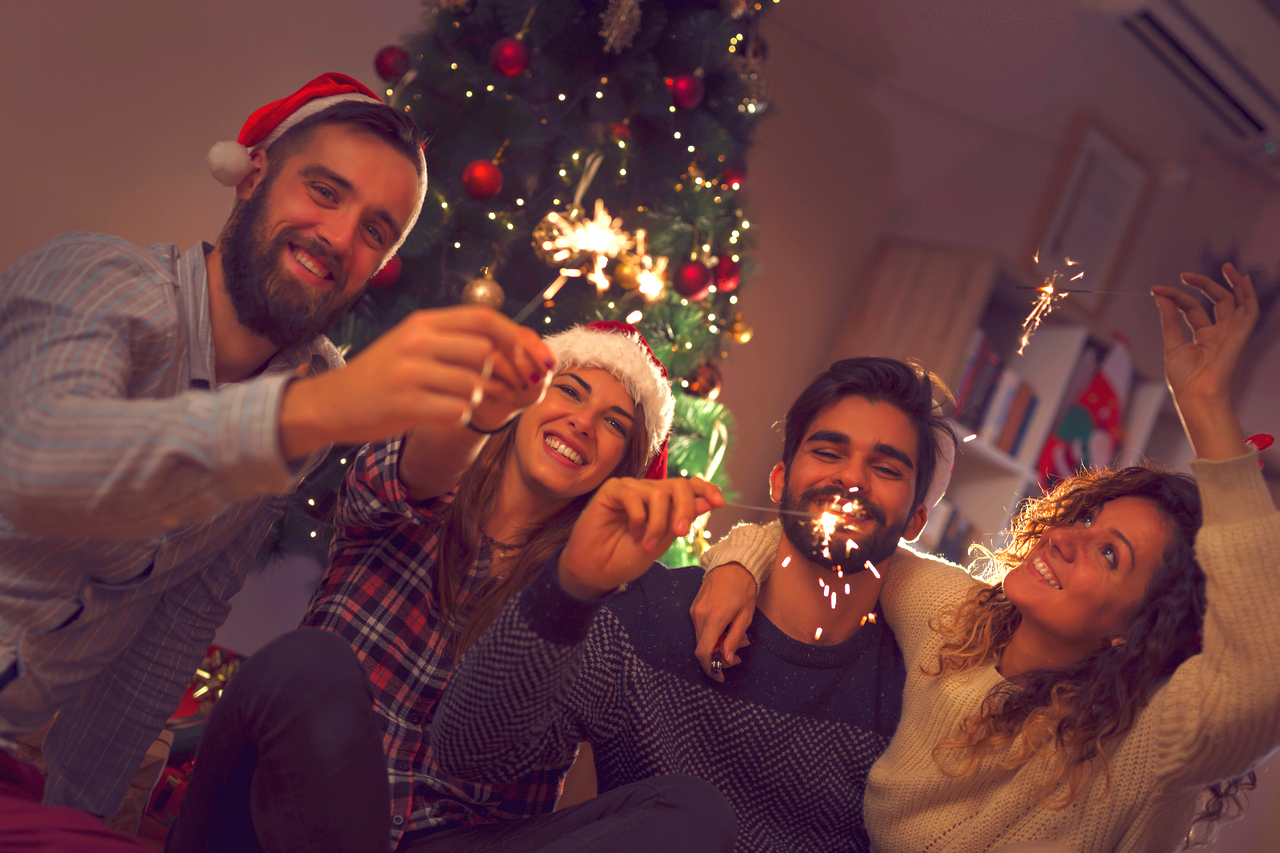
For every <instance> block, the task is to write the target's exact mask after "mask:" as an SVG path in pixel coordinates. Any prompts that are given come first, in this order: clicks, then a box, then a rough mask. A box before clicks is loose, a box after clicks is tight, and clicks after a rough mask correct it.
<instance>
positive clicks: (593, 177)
mask: <svg viewBox="0 0 1280 853" xmlns="http://www.w3.org/2000/svg"><path fill="white" fill-rule="evenodd" d="M773 1H774V2H777V0H773ZM764 5H765V4H764V3H752V2H749V0H721V2H719V3H715V2H712V3H711V4H708V3H706V2H697V0H645V2H643V3H642V2H639V0H608V2H607V3H604V2H595V0H427V2H426V3H424V8H423V12H424V20H423V29H422V31H421V32H420V33H417V34H414V35H412V36H411V37H409V38H408V39H407V41H406V46H405V47H400V46H391V47H387V48H384V49H383V50H381V51H379V52H378V55H377V57H376V58H375V67H376V69H377V71H378V73H379V75H380V76H381V77H382V78H383V79H384V80H385V81H386V85H387V89H386V96H387V100H388V101H389V102H390V103H391V104H393V105H394V106H396V107H397V108H399V109H403V110H404V111H405V112H406V113H408V114H409V115H410V116H411V117H413V119H414V120H415V121H416V122H417V123H418V124H419V125H420V126H421V127H422V128H423V129H424V130H426V131H427V133H428V134H429V136H430V141H429V143H428V145H427V149H426V154H427V169H428V174H429V176H430V181H429V189H428V193H427V199H426V203H425V205H424V207H423V210H422V215H421V217H420V218H419V219H418V222H417V224H416V226H415V227H414V229H413V231H412V233H410V235H409V236H408V239H406V241H405V244H404V246H403V247H402V248H401V250H400V253H399V257H398V258H396V259H393V261H392V262H391V263H390V264H388V267H387V269H385V270H384V271H383V272H382V273H380V274H379V276H378V277H376V278H375V280H374V281H373V282H371V284H370V288H369V291H368V293H367V295H366V296H365V298H364V299H363V300H362V301H361V302H360V303H359V304H358V305H357V307H356V308H355V309H354V310H353V311H352V312H351V313H350V314H349V315H348V316H347V317H346V318H345V319H344V320H342V321H341V322H340V323H339V324H338V325H337V326H336V327H335V328H334V329H331V330H330V337H331V338H332V339H333V340H334V342H335V343H337V344H338V345H339V346H343V347H346V348H348V354H349V355H350V354H354V353H356V352H358V351H359V350H360V348H361V347H363V346H365V345H367V344H368V343H369V342H370V341H372V340H374V339H375V338H377V337H378V336H379V335H380V334H382V333H383V332H384V331H385V330H387V329H388V328H390V327H391V326H393V325H394V324H395V323H397V322H398V321H399V320H400V319H402V318H403V317H404V316H405V315H406V314H408V313H409V312H411V311H413V310H415V309H419V308H430V307H438V306H445V305H453V304H457V303H459V302H475V303H484V304H488V305H491V306H493V307H495V308H497V309H499V310H503V311H505V312H506V313H508V314H510V315H513V316H515V317H517V318H518V319H519V320H520V321H521V322H524V323H526V324H528V325H530V326H532V327H533V328H535V329H538V330H540V331H541V332H543V333H546V334H550V333H553V332H557V331H560V330H562V329H564V328H567V327H569V326H572V325H574V324H577V323H582V322H587V321H590V320H596V319H604V320H623V321H626V322H630V323H633V324H635V325H636V326H638V327H639V328H640V330H641V331H642V332H643V333H644V335H645V337H646V338H647V339H648V341H649V343H650V345H651V346H652V347H653V350H654V352H655V354H656V355H657V356H658V358H659V359H660V360H661V361H662V362H663V363H664V365H665V366H666V368H667V372H668V374H669V375H670V377H671V380H672V385H673V389H674V391H675V396H676V419H675V424H674V427H673V433H672V437H671V444H670V452H669V464H668V470H669V472H670V473H671V475H673V476H677V475H679V476H693V475H700V476H704V477H707V478H708V479H710V480H711V481H712V482H715V483H716V484H717V485H719V486H721V487H722V488H725V487H727V485H728V483H727V481H726V478H725V473H724V470H725V468H724V465H723V464H722V460H723V456H724V453H725V449H726V447H727V445H728V443H729V440H730V437H731V433H732V426H733V419H732V416H731V415H730V413H729V412H728V410H726V409H725V407H724V406H723V405H721V404H719V403H717V402H716V397H717V395H718V392H719V385H720V377H719V371H718V370H717V367H716V364H717V362H719V361H720V360H721V359H722V358H725V357H727V355H728V346H729V344H730V343H732V342H736V343H745V342H746V341H747V340H749V339H750V336H751V330H750V327H749V326H748V325H746V324H745V323H744V322H743V320H742V317H741V315H740V314H739V313H738V312H737V311H736V308H735V306H736V304H737V301H738V297H737V293H736V291H737V288H738V285H739V283H740V281H741V280H742V278H743V277H744V276H746V275H748V274H749V273H750V271H751V264H750V261H749V260H748V259H747V258H746V256H745V251H746V249H747V248H748V247H749V246H750V233H751V232H750V222H749V219H748V218H747V217H746V216H745V214H744V212H743V210H742V208H741V206H740V205H739V202H738V193H739V190H740V189H741V187H742V185H743V182H744V179H745V174H746V173H745V169H744V162H745V153H746V149H747V146H748V144H749V141H750V133H751V129H752V126H753V125H754V123H755V121H756V120H757V119H758V118H759V117H760V116H761V114H762V113H763V112H764V110H765V108H766V106H767V105H768V92H767V89H766V87H765V84H764V82H763V80H762V78H761V75H760V65H761V63H762V62H763V60H764V55H765V49H764V47H765V46H764V43H763V41H762V40H761V39H760V38H759V36H758V34H757V32H756V27H757V22H758V19H759V15H760V13H761V12H762V11H763V9H764ZM351 451H352V448H335V449H334V451H333V452H332V453H331V454H330V457H329V458H328V459H327V460H326V461H325V463H324V464H323V465H322V466H321V467H320V469H319V470H317V471H316V472H315V473H314V474H312V475H311V476H310V477H309V478H308V479H307V480H306V482H304V483H303V484H302V485H301V486H300V488H299V490H298V492H297V494H296V495H295V496H294V497H293V498H292V499H291V500H290V503H289V505H288V507H287V509H286V512H285V514H284V517H283V518H282V519H281V521H280V522H279V523H277V524H276V526H275V527H274V528H273V531H272V534H271V536H270V537H269V538H268V541H267V543H266V546H265V550H264V554H266V555H268V556H270V555H276V554H279V553H281V552H286V551H288V552H309V553H312V554H314V555H315V556H317V557H318V558H320V559H321V560H323V559H324V557H325V552H326V550H327V547H328V543H329V541H330V539H331V537H332V522H331V519H332V515H333V509H334V505H335V503H336V498H337V487H338V484H339V483H340V482H341V480H342V477H343V475H344V473H345V470H346V466H347V464H348V462H349V461H350V459H349V455H350V453H351ZM704 536H705V534H704V532H703V531H702V530H701V529H698V530H695V531H694V532H693V533H691V534H690V536H689V537H688V538H687V539H685V540H679V541H677V542H676V544H675V545H674V546H673V547H672V550H671V551H669V552H668V553H667V555H666V557H665V561H666V562H667V564H668V565H688V564H690V563H693V562H696V560H697V556H698V554H699V553H700V550H701V548H702V547H703V541H704V540H703V537H704Z"/></svg>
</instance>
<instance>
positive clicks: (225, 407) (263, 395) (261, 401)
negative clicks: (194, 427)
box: [217, 373, 327, 495]
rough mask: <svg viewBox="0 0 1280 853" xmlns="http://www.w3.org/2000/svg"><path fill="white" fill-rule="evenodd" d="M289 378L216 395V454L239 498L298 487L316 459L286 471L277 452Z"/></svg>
mask: <svg viewBox="0 0 1280 853" xmlns="http://www.w3.org/2000/svg"><path fill="white" fill-rule="evenodd" d="M293 378H294V377H293V374H290V373H273V374H270V375H268V376H263V377H260V378H258V379H255V380H254V381H252V382H245V383H235V384H229V385H225V386H223V387H222V388H219V389H218V392H217V395H218V416H217V449H218V450H217V452H218V459H219V462H220V466H219V467H221V468H222V469H223V470H224V471H226V472H227V478H228V481H229V482H230V483H231V485H232V488H233V489H234V490H235V491H236V493H238V494H242V495H261V494H285V493H287V492H290V491H292V490H293V489H294V488H296V487H297V485H298V483H299V481H301V479H302V476H303V474H304V473H305V472H306V471H308V470H310V467H311V465H313V464H314V462H315V460H316V459H318V458H319V455H320V454H321V453H324V452H327V448H326V449H325V450H324V451H318V452H317V454H313V455H312V457H310V458H308V459H307V460H305V462H304V463H303V464H302V465H290V464H289V463H288V462H287V461H286V460H285V458H284V453H283V451H282V450H281V448H280V403H281V401H282V400H283V398H284V389H285V388H286V387H287V386H288V384H289V382H290V381H291V380H292V379H293Z"/></svg>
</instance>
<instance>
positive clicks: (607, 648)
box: [431, 555, 905, 853]
mask: <svg viewBox="0 0 1280 853" xmlns="http://www.w3.org/2000/svg"><path fill="white" fill-rule="evenodd" d="M557 559H558V555H557V557H556V558H554V559H552V560H551V561H549V562H548V564H547V565H546V566H545V567H544V568H543V571H542V572H541V573H540V574H539V575H538V577H537V578H536V579H535V580H534V581H533V583H532V584H531V585H530V586H529V587H528V588H527V589H525V590H524V591H523V592H522V593H521V594H520V595H519V596H517V597H515V598H513V599H512V600H511V601H510V602H508V604H507V606H506V608H505V609H504V610H503V611H502V613H501V614H500V615H499V617H498V618H497V620H496V621H495V622H494V624H493V625H492V626H491V627H490V628H489V630H488V631H487V632H486V633H485V635H484V636H483V637H482V638H481V639H480V641H479V642H478V643H477V644H476V646H475V647H474V648H473V649H471V650H470V651H469V652H468V653H467V654H466V655H465V656H464V657H463V658H462V660H461V661H460V663H459V665H458V668H457V670H456V672H455V674H454V676H453V679H452V681H451V682H450V684H449V687H448V689H447V690H446V691H445V694H444V697H443V699H442V700H441V702H440V705H439V706H438V708H437V710H436V714H435V719H434V721H433V726H432V737H431V743H432V748H433V750H434V751H435V754H436V757H437V760H438V761H439V762H440V764H441V766H442V767H444V768H445V769H446V770H448V771H449V772H452V773H456V774H458V775H460V776H463V777H465V778H472V779H477V780H478V779H484V780H487V781H492V782H501V781H505V780H509V779H514V778H516V777H518V776H520V775H522V774H524V773H528V772H529V771H531V770H534V769H537V768H540V767H555V766H558V765H562V764H563V763H564V762H566V760H567V758H568V757H570V756H572V753H573V750H574V748H575V746H576V744H577V743H579V742H580V741H589V742H590V743H591V744H592V746H593V748H594V750H595V762H596V772H597V776H598V780H599V786H600V790H602V791H607V790H610V789H613V788H617V787H620V786H622V785H626V784H629V783H631V782H635V781H639V780H641V779H645V778H648V777H651V776H655V775H660V774H666V773H686V774H689V775H693V776H698V777H701V778H702V779H705V780H707V781H708V782H711V783H712V784H714V785H716V786H717V787H719V788H720V790H721V791H722V792H723V793H724V794H725V796H726V797H727V798H728V800H729V802H730V803H731V804H732V805H733V808H734V811H735V812H736V814H737V819H738V827H739V834H738V842H737V847H736V849H737V850H738V851H766V850H770V851H774V850H804V851H812V853H821V851H846V850H867V849H869V844H868V841H867V833H866V830H865V829H864V827H863V820H862V799H863V792H864V789H865V783H866V777H867V772H868V770H869V769H870V767H871V765H872V763H874V762H875V760H876V759H877V758H878V757H879V756H880V754H881V753H882V752H883V751H884V750H885V748H886V746H887V745H888V743H889V739H890V737H891V736H892V735H893V732H894V729H895V728H896V727H897V724H898V718H899V716H900V714H901V710H902V686H903V682H904V679H905V670H904V667H903V662H902V657H901V654H900V653H899V651H898V647H897V643H896V642H895V640H894V637H893V634H892V632H891V631H890V630H889V629H888V628H887V627H886V626H885V625H884V620H883V619H880V620H879V621H878V622H876V623H874V624H873V623H868V624H867V625H866V626H865V627H863V628H862V629H861V630H859V631H858V633H856V634H855V635H854V636H853V637H852V638H850V639H849V640H847V641H846V642H844V643H841V644H839V645H836V646H815V645H810V644H808V643H803V642H800V641H798V640H794V639H792V638H790V637H788V636H786V635H785V634H784V633H783V632H782V631H780V630H779V629H778V628H776V627H775V626H774V625H772V624H771V623H770V622H769V620H768V619H767V618H765V616H764V614H762V613H757V614H756V617H755V621H754V623H753V624H752V627H751V631H750V636H751V641H752V642H751V645H750V646H748V647H746V648H744V649H742V650H741V651H740V652H739V656H740V657H741V659H742V661H743V666H740V667H736V668H734V669H732V670H729V671H727V672H726V673H725V683H724V684H717V683H716V682H713V681H711V680H710V679H708V678H707V677H706V676H705V675H704V674H703V673H702V670H701V669H700V668H699V666H698V664H697V661H696V660H695V659H694V657H693V647H694V630H693V625H692V622H691V620H690V619H689V605H690V604H691V603H692V601H693V598H694V596H695V595H696V594H697V591H698V587H699V585H700V584H701V582H702V571H701V570H700V569H698V568H696V567H694V568H684V569H673V570H669V569H667V568H666V567H664V566H662V565H661V564H657V563H655V564H654V566H653V568H651V569H650V570H649V571H648V572H647V573H646V574H645V575H644V576H643V577H641V578H640V579H639V580H637V581H635V582H633V583H631V584H629V585H628V586H627V587H626V588H625V589H624V590H623V591H620V592H615V593H613V594H611V595H609V596H606V597H605V598H604V599H602V600H600V601H595V602H584V601H580V600H578V599H576V598H573V597H572V596H570V595H569V594H567V593H566V592H564V590H563V589H561V587H560V585H559V583H558V581H557V579H556V560H557Z"/></svg>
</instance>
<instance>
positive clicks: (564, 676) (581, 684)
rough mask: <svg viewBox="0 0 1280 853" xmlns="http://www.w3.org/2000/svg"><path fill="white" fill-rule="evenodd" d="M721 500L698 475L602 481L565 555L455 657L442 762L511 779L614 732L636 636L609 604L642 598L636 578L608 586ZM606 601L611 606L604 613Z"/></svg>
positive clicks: (438, 726)
mask: <svg viewBox="0 0 1280 853" xmlns="http://www.w3.org/2000/svg"><path fill="white" fill-rule="evenodd" d="M722 502H723V499H722V498H721V497H720V492H719V489H716V487H715V486H712V485H710V484H708V483H704V482H702V481H700V480H695V481H689V480H680V479H666V480H609V481H608V482H606V483H605V484H604V485H603V486H601V487H600V489H599V491H597V492H596V495H595V497H593V498H592V500H591V503H590V504H588V505H587V508H586V509H585V510H584V511H583V513H582V515H581V516H580V517H579V518H578V522H577V524H576V525H575V526H574V529H573V533H572V534H571V535H570V537H569V542H568V544H567V545H566V546H565V548H564V550H563V551H562V552H561V553H560V555H559V557H558V558H557V559H556V560H555V561H553V562H549V563H548V564H547V565H546V566H545V567H544V569H543V571H542V572H541V573H540V574H539V575H538V577H537V578H535V579H534V581H533V583H531V584H530V585H529V587H528V588H527V589H525V590H524V591H523V592H522V593H520V595H519V596H517V597H516V598H514V599H512V600H511V601H510V602H508V603H507V606H506V607H505V608H504V609H503V611H502V613H501V614H500V615H499V617H498V619H497V620H496V621H495V622H494V624H493V625H492V626H490V628H489V629H488V630H487V631H486V632H485V634H484V636H482V637H481V638H480V641H479V642H478V643H477V644H476V646H475V647H474V648H473V649H471V650H470V651H469V652H467V654H466V655H464V656H463V658H462V660H461V661H460V662H459V665H458V668H457V670H456V671H455V672H454V675H453V677H452V678H451V679H450V682H449V687H448V688H447V689H446V690H445V694H444V696H443V698H442V699H441V700H440V705H439V706H438V708H437V710H436V714H435V719H434V722H433V725H432V733H431V743H432V749H433V750H434V752H435V756H436V759H437V761H439V762H440V766H441V767H443V768H444V769H445V770H446V771H448V772H451V773H456V774H458V775H460V776H463V777H466V778H473V779H486V780H490V781H494V780H498V781H503V780H509V779H513V778H516V777H517V776H519V775H521V774H523V773H526V772H528V771H530V770H534V769H538V768H556V767H560V766H566V765H567V762H566V760H565V758H566V755H569V754H571V752H572V748H573V746H574V744H576V743H577V742H578V741H579V740H583V739H588V740H590V739H593V738H602V737H608V735H609V732H610V731H611V727H612V726H613V725H615V724H616V723H617V720H616V719H615V712H616V710H617V708H618V707H619V705H620V696H621V695H622V694H621V691H622V689H623V678H624V675H623V673H624V671H625V666H624V660H623V659H624V658H625V657H626V645H627V643H628V642H629V640H628V639H627V637H628V632H627V631H624V630H622V629H621V627H620V622H619V621H618V617H617V616H615V615H614V613H612V612H610V611H611V610H612V609H613V608H617V609H618V611H619V613H624V612H626V613H632V615H633V616H634V614H635V613H636V612H639V611H642V610H643V609H644V606H645V603H644V597H643V595H642V594H641V593H640V592H639V591H638V589H636V588H633V589H629V590H627V592H625V593H623V594H622V595H621V596H612V597H608V596H610V593H612V592H614V591H615V590H616V589H617V588H618V587H619V586H620V585H622V584H624V583H626V582H628V581H631V580H634V579H636V578H638V577H640V576H641V575H642V574H644V573H645V572H647V571H649V570H650V569H651V568H652V567H653V565H654V563H653V560H654V559H655V558H656V557H657V556H658V555H660V554H662V552H663V551H665V550H666V549H667V548H668V547H669V546H670V544H671V542H672V541H673V540H674V539H675V537H676V536H677V535H683V534H684V533H687V532H688V529H689V524H690V523H691V522H692V521H693V519H694V518H696V517H697V516H698V515H700V514H701V513H702V512H706V511H707V509H708V508H709V507H710V506H711V505H713V504H714V505H718V504H720V503H722ZM606 597H608V598H606ZM604 602H608V604H609V607H607V608H605V609H604V610H603V611H602V612H601V613H600V614H599V615H597V613H596V611H597V608H598V607H599V606H600V604H602V603H604ZM593 617H594V622H593ZM646 621H647V620H645V619H643V618H636V619H635V620H634V622H635V624H636V625H644V624H646ZM588 631H590V634H588Z"/></svg>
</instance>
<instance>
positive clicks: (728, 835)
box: [400, 775, 738, 853]
mask: <svg viewBox="0 0 1280 853" xmlns="http://www.w3.org/2000/svg"><path fill="white" fill-rule="evenodd" d="M737 835H738V824H737V820H736V819H735V818H734V815H733V808H732V807H731V806H730V805H729V802H728V800H726V799H725V798H724V795H723V794H721V793H720V792H719V791H718V790H717V789H716V787H715V786H714V785H712V784H711V783H710V782H704V781H703V780H701V779H698V778H696V777H694V776H676V775H672V776H654V777H651V778H649V779H645V780H643V781H640V782H632V783H631V784H630V785H623V786H622V787H621V788H614V789H613V790H611V791H606V792H605V793H603V794H600V795H599V796H598V797H596V798H595V799H592V800H587V801H586V802H585V803H579V804H578V805H576V806H571V807H570V808H567V809H565V810H564V811H559V812H555V813H553V814H549V815H541V816H539V817H531V818H527V819H525V820H505V821H501V822H499V823H486V824H482V825H480V826H469V827H463V828H461V829H444V830H439V831H436V832H430V831H424V832H418V833H412V834H410V835H408V836H406V837H405V839H404V843H402V844H401V845H400V850H401V851H403V853H446V851H447V853H490V851H492V853H498V851H501V853H588V851H600V853H728V851H730V850H732V849H733V843H734V840H735V839H736V838H737Z"/></svg>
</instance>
